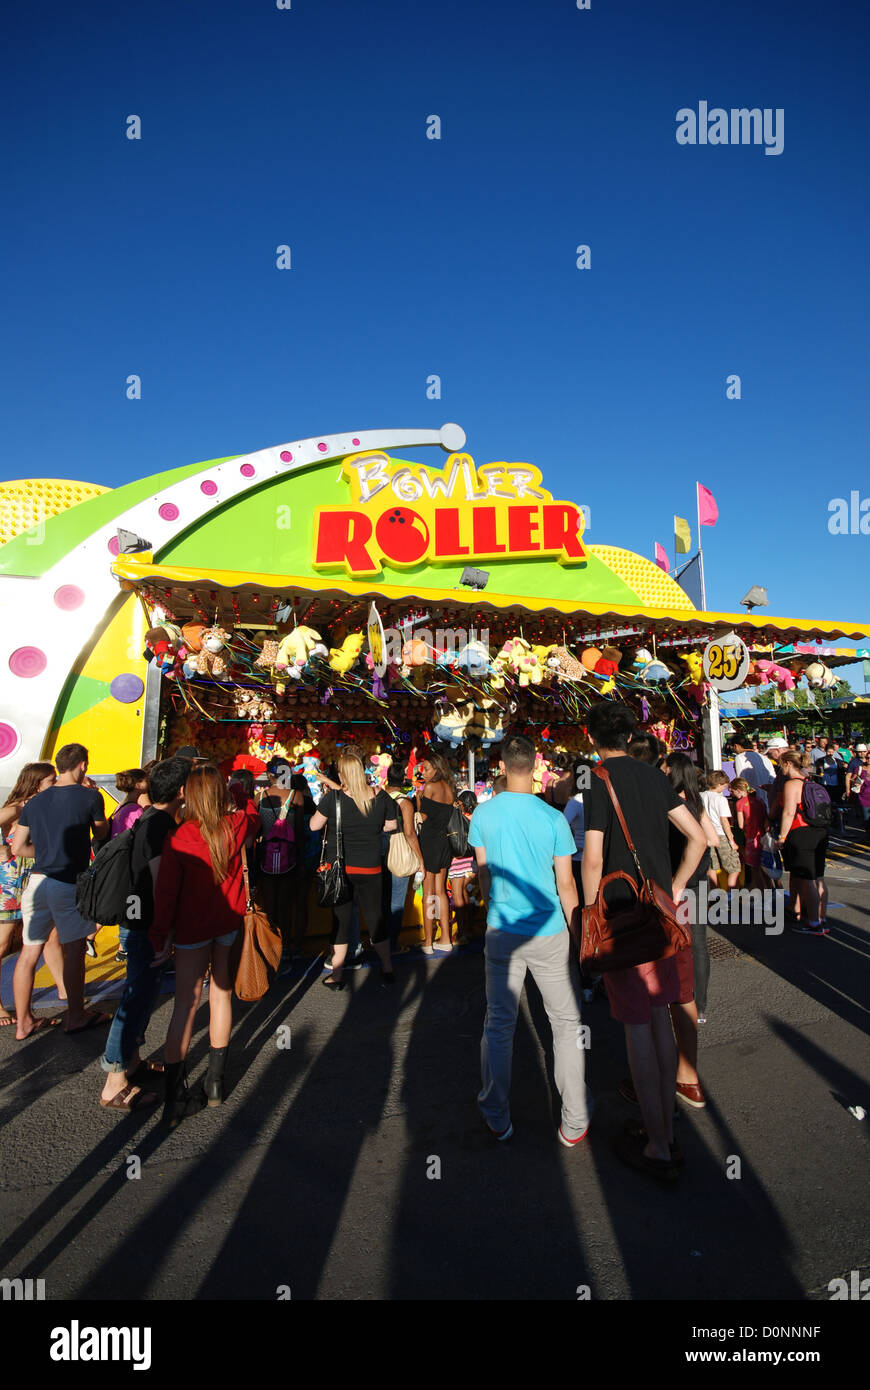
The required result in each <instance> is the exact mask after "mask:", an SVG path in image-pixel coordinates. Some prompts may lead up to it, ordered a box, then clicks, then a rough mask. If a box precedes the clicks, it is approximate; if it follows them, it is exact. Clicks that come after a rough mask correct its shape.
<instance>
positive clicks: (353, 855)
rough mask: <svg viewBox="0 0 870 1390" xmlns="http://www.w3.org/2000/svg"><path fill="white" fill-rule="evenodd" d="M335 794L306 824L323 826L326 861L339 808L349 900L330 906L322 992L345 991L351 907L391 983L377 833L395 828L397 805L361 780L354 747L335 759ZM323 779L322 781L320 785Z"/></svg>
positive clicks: (332, 848) (334, 847) (331, 853)
mask: <svg viewBox="0 0 870 1390" xmlns="http://www.w3.org/2000/svg"><path fill="white" fill-rule="evenodd" d="M338 776H339V782H340V788H339V790H337V791H336V790H334V789H332V784H330V787H331V789H330V790H329V791H328V792H327V793H326V795H325V796H324V797H322V798H321V801H320V804H319V806H318V808H317V811H316V812H315V814H314V815H313V816H312V817H311V820H310V821H309V826H310V828H311V829H312V830H313V831H314V832H315V833H316V832H317V831H318V830H322V829H323V828H324V827H326V857H327V860H328V861H329V862H332V860H333V859H334V858H335V855H336V852H337V839H338V836H337V824H338V812H339V807H340V808H341V838H342V849H343V853H344V868H345V873H346V874H347V880H348V883H349V884H350V889H351V898H350V900H349V901H348V902H346V903H342V904H341V906H339V907H336V908H334V909H333V910H334V912H335V919H336V924H337V927H336V935H335V942H334V944H333V948H332V970H331V972H330V974H329V975H327V977H326V978H325V979H324V981H323V983H324V984H325V985H326V987H327V989H334V990H341V989H344V961H345V957H346V955H347V945H348V939H349V937H350V933H351V930H352V926H353V909H354V904H356V906H357V907H358V909H359V910H360V912H361V913H362V916H363V917H364V918H365V924H366V926H367V927H368V929H369V938H370V940H371V943H372V945H373V946H374V948H375V950H376V952H377V954H378V959H379V960H380V962H381V983H382V984H384V985H391V984H393V982H394V979H395V977H394V975H393V971H392V969H391V965H390V922H389V917H388V916H387V914H386V913H385V912H384V910H383V902H382V884H381V873H382V856H383V846H382V835H383V832H384V831H385V830H386V831H392V830H395V829H396V828H397V825H398V822H397V820H396V807H395V805H394V803H393V802H392V801H391V800H390V798H389V797H388V796H387V794H386V792H383V791H378V792H376V791H374V790H373V789H372V788H371V787H370V786H369V785H368V783H367V782H366V779H365V773H364V771H363V762H362V757H361V756H360V754H359V752H358V750H357V749H355V748H343V749H342V751H341V752H340V753H339V755H338ZM326 780H327V779H325V778H324V781H326Z"/></svg>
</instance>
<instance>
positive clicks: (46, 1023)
mask: <svg viewBox="0 0 870 1390" xmlns="http://www.w3.org/2000/svg"><path fill="white" fill-rule="evenodd" d="M62 1019H63V1015H62V1014H56V1015H55V1016H54V1018H38V1019H37V1020H36V1022H35V1023H34V1025H33V1027H32V1028H31V1030H30V1032H29V1033H28V1034H27V1037H26V1038H16V1039H15V1041H16V1042H27V1039H28V1038H32V1037H33V1035H34V1033H39V1032H41V1031H42V1029H43V1028H57V1026H58V1025H59V1024H60V1023H61V1021H62Z"/></svg>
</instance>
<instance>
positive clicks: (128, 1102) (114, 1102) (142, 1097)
mask: <svg viewBox="0 0 870 1390" xmlns="http://www.w3.org/2000/svg"><path fill="white" fill-rule="evenodd" d="M156 1101H157V1096H156V1095H155V1093H154V1092H153V1091H140V1090H139V1087H138V1086H134V1085H133V1084H132V1083H131V1082H129V1081H128V1082H127V1085H126V1086H125V1087H124V1089H123V1091H119V1092H118V1094H117V1095H116V1096H112V1099H111V1100H103V1098H102V1097H100V1108H101V1109H102V1110H124V1111H126V1113H127V1114H128V1115H129V1113H130V1111H131V1110H139V1109H142V1110H144V1109H145V1107H146V1106H148V1105H154V1104H156Z"/></svg>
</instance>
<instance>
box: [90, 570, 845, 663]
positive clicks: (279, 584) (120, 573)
mask: <svg viewBox="0 0 870 1390" xmlns="http://www.w3.org/2000/svg"><path fill="white" fill-rule="evenodd" d="M112 569H113V572H114V573H115V574H116V575H117V577H118V579H119V580H121V582H122V584H123V585H125V586H129V587H131V588H132V587H138V586H140V585H147V586H158V585H160V586H162V587H163V588H164V589H170V590H175V589H176V588H177V589H178V590H179V591H181V590H191V589H197V588H202V587H206V588H210V589H226V590H230V591H232V592H233V593H237V594H239V595H241V594H243V593H244V592H245V591H259V592H261V593H265V594H281V593H285V592H286V591H287V590H291V591H292V592H294V593H296V594H310V595H312V596H314V595H317V596H320V597H322V598H326V599H341V598H348V597H351V598H359V599H368V598H371V599H381V600H383V601H385V602H387V603H414V602H418V603H423V604H428V605H430V606H432V607H435V606H437V605H443V606H446V607H449V608H461V607H468V608H474V609H475V611H477V612H481V611H485V610H491V611H492V612H497V613H507V612H515V613H516V612H525V613H541V614H547V613H553V614H561V615H563V616H565V617H569V616H570V617H573V618H575V619H582V618H590V619H592V620H593V621H594V622H595V623H596V624H600V622H601V620H602V619H605V620H609V619H612V620H613V622H614V624H616V625H625V626H629V627H643V626H646V627H652V628H655V630H656V631H657V632H658V633H665V632H668V631H671V630H679V632H680V633H681V634H683V635H686V636H691V635H693V634H695V633H697V634H701V633H704V632H708V631H710V630H711V629H716V630H722V629H730V628H734V629H736V630H737V631H739V632H741V633H742V634H743V636H745V637H746V638H747V640H749V641H751V640H752V637H753V635H754V634H758V633H769V634H771V635H774V636H775V637H776V638H779V639H782V640H783V641H789V642H792V641H795V640H801V639H805V638H813V637H821V638H826V639H827V640H828V641H836V640H837V639H839V638H849V639H851V640H853V641H857V642H864V641H867V640H870V623H846V622H830V621H828V622H820V621H816V620H815V619H810V618H778V617H774V616H773V615H771V614H768V613H765V614H763V615H762V614H759V615H757V616H756V615H754V614H751V613H702V612H701V611H700V610H699V609H691V608H690V609H686V608H674V609H668V608H642V607H640V606H639V605H637V604H609V603H576V602H572V601H570V600H560V599H545V598H529V597H523V596H522V595H518V594H497V593H490V592H488V591H487V590H474V591H472V590H467V589H425V588H417V587H416V586H415V585H414V581H413V579H411V578H409V579H408V583H407V586H403V587H401V588H399V587H397V586H391V585H374V586H373V585H371V584H368V583H365V582H359V581H357V580H353V579H345V578H344V577H343V576H341V575H329V576H320V575H310V574H307V575H299V574H252V573H249V572H247V571H239V570H217V569H216V570H208V571H204V570H201V569H186V568H184V567H183V566H177V565H156V564H154V562H153V560H152V559H151V558H150V557H148V556H143V555H139V556H136V555H121V556H119V557H118V559H117V560H116V561H115V562H114V564H113V566H112ZM178 597H179V598H182V599H183V598H185V597H186V595H185V594H182V593H179V595H178ZM263 616H264V617H265V614H263Z"/></svg>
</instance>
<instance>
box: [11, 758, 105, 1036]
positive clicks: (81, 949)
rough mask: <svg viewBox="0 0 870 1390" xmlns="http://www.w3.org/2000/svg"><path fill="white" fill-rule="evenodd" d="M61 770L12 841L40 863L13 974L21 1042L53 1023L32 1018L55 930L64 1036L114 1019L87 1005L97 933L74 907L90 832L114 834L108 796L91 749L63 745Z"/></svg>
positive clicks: (29, 807)
mask: <svg viewBox="0 0 870 1390" xmlns="http://www.w3.org/2000/svg"><path fill="white" fill-rule="evenodd" d="M55 766H56V767H57V773H58V775H57V781H56V782H55V784H54V786H53V787H48V788H47V790H46V791H44V792H38V793H37V795H36V796H34V797H31V799H30V801H28V802H27V803H26V804H25V806H24V808H23V810H22V812H21V815H20V816H19V817H18V825H17V826H16V829H15V832H14V834H13V836H12V845H11V848H12V853H13V854H14V855H16V856H19V855H21V856H24V857H25V858H31V859H33V861H34V864H33V872H32V873H31V875H30V879H29V880H28V884H27V887H26V888H25V890H24V895H23V897H22V899H21V916H22V921H23V944H22V947H21V951H20V954H19V956H18V962H17V964H16V966H15V974H14V975H13V977H12V991H13V993H14V995H15V1013H16V1017H17V1020H18V1024H17V1028H16V1031H15V1036H16V1038H18V1039H19V1041H21V1040H23V1039H24V1038H29V1037H30V1035H31V1033H34V1032H36V1031H37V1029H39V1028H44V1027H47V1026H48V1024H47V1023H46V1020H45V1019H37V1018H35V1017H34V1014H33V1009H32V1000H33V980H34V976H35V974H36V967H37V965H38V964H39V957H40V955H41V954H42V951H43V947H44V946H45V943H46V941H47V940H48V938H49V935H50V934H51V929H52V927H53V926H54V927H56V928H57V934H58V937H59V938H60V943H61V946H62V947H63V982H64V985H65V987H66V996H67V1011H66V1031H67V1032H68V1033H81V1032H83V1031H84V1029H85V1028H93V1027H96V1026H98V1025H99V1024H102V1023H109V1022H111V1017H112V1016H111V1014H104V1013H101V1012H100V1011H99V1010H96V1011H94V1010H88V1009H86V1008H85V940H86V938H87V936H88V933H89V932H90V931H92V930H93V928H92V926H91V924H90V923H88V922H85V921H84V919H83V918H82V916H81V915H80V913H79V911H78V909H77V907H76V876H77V875H78V874H80V873H82V872H83V871H84V870H85V869H86V868H87V867H88V864H89V862H90V857H91V833H92V832H93V836H94V839H95V840H104V839H105V838H106V836H107V835H108V833H109V825H108V821H107V820H106V812H105V810H104V807H103V798H102V797H101V796H100V793H99V791H98V790H97V788H96V787H95V786H94V784H93V782H91V781H90V778H89V777H88V776H87V771H88V750H87V748H85V747H83V746H82V744H80V743H67V744H65V745H64V747H63V748H60V749H59V750H58V752H57V755H56V757H55Z"/></svg>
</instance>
